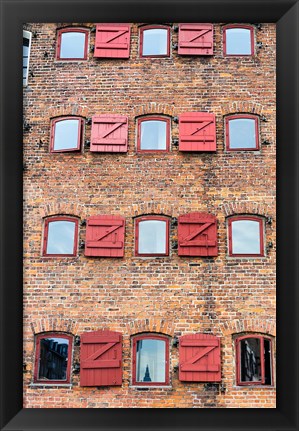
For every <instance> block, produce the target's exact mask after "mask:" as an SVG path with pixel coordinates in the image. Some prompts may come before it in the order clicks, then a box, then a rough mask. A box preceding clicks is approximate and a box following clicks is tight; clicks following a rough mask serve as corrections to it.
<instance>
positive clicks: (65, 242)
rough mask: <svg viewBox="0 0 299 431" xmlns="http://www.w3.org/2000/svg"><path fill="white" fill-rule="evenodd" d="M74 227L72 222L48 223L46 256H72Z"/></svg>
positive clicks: (74, 224)
mask: <svg viewBox="0 0 299 431" xmlns="http://www.w3.org/2000/svg"><path fill="white" fill-rule="evenodd" d="M75 227H76V223H75V222H72V221H66V220H61V221H52V222H49V224H48V238H47V250H46V254H73V253H74V243H75Z"/></svg>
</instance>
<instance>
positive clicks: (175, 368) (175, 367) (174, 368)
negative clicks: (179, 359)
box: [173, 364, 179, 373]
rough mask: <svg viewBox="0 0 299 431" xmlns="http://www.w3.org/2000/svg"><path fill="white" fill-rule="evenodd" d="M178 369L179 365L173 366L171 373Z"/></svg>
mask: <svg viewBox="0 0 299 431" xmlns="http://www.w3.org/2000/svg"><path fill="white" fill-rule="evenodd" d="M178 369H179V364H176V365H174V366H173V372H174V373H175V372H176V371H178Z"/></svg>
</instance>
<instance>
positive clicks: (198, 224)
mask: <svg viewBox="0 0 299 431" xmlns="http://www.w3.org/2000/svg"><path fill="white" fill-rule="evenodd" d="M178 255H179V256H217V255H218V246H217V219H216V217H215V216H214V215H212V214H206V213H199V212H194V213H189V214H184V215H181V216H179V217H178Z"/></svg>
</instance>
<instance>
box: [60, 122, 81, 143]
mask: <svg viewBox="0 0 299 431" xmlns="http://www.w3.org/2000/svg"><path fill="white" fill-rule="evenodd" d="M79 124H80V121H79V120H63V121H58V122H57V123H56V124H55V135H54V150H69V149H76V148H78V137H79Z"/></svg>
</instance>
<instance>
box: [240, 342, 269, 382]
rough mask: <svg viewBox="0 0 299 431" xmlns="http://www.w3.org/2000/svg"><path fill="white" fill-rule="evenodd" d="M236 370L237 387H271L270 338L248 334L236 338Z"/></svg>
mask: <svg viewBox="0 0 299 431" xmlns="http://www.w3.org/2000/svg"><path fill="white" fill-rule="evenodd" d="M235 343H236V364H237V367H236V370H237V379H236V380H237V384H238V385H244V386H245V385H273V358H272V355H273V352H272V340H271V338H269V337H267V336H264V335H258V334H250V335H243V336H240V337H237V338H236V340H235Z"/></svg>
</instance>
